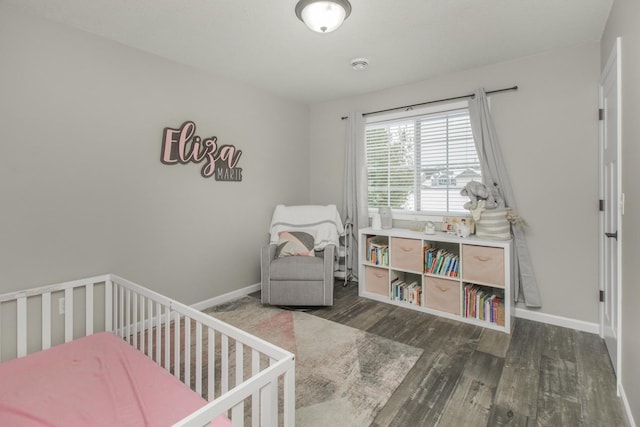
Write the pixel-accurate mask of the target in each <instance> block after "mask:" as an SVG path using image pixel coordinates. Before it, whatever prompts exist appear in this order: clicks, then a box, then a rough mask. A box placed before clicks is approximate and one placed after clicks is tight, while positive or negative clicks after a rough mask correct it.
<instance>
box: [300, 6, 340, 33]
mask: <svg viewBox="0 0 640 427" xmlns="http://www.w3.org/2000/svg"><path fill="white" fill-rule="evenodd" d="M350 14H351V4H350V3H349V1H348V0H300V1H299V2H298V4H297V5H296V16H297V17H298V19H300V20H301V21H302V22H304V23H305V25H306V26H307V27H309V28H310V29H311V30H313V31H315V32H318V33H330V32H331V31H333V30H335V29H337V28H338V27H339V26H340V25H342V23H343V22H344V20H345V19H347V18H348V17H349V15H350Z"/></svg>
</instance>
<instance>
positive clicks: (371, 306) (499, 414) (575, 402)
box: [308, 283, 626, 427]
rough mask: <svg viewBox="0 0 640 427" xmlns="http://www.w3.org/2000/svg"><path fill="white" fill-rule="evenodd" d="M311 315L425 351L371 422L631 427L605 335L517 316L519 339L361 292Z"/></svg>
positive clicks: (344, 292) (343, 292)
mask: <svg viewBox="0 0 640 427" xmlns="http://www.w3.org/2000/svg"><path fill="white" fill-rule="evenodd" d="M334 301H335V302H334V305H333V307H328V308H318V309H314V310H311V311H308V313H310V314H313V315H315V316H318V317H322V318H325V319H328V320H332V321H334V322H338V323H341V324H343V325H347V326H351V327H353V328H358V329H361V330H365V331H367V332H370V333H373V334H377V335H380V336H382V337H385V338H389V339H392V340H394V341H398V342H401V343H405V344H409V345H412V346H415V347H419V348H422V349H423V350H424V353H423V354H422V356H421V357H420V359H419V360H418V361H417V362H416V364H415V366H414V367H413V369H412V370H411V371H410V372H409V373H408V374H407V376H406V378H405V380H404V381H403V383H402V384H401V385H400V386H399V387H398V389H397V390H396V391H395V393H394V394H393V395H392V397H391V398H390V399H389V401H388V402H387V403H386V405H385V406H384V407H382V408H381V409H380V411H379V413H378V414H377V416H376V419H375V421H374V423H373V424H372V426H376V427H377V426H411V427H414V426H436V425H437V426H456V427H460V426H465V427H466V426H503V425H509V426H598V427H601V426H625V425H626V421H625V416H624V413H623V408H622V404H621V401H620V399H619V398H618V397H616V392H615V377H614V374H613V369H612V367H611V364H610V362H609V358H608V355H607V351H606V349H605V347H604V343H603V341H602V340H601V339H600V337H598V336H597V335H594V334H589V333H585V332H579V331H575V330H572V329H566V328H561V327H557V326H551V325H546V324H543V323H538V322H532V321H529V320H524V319H517V320H516V321H515V327H514V329H513V333H512V334H511V335H507V334H504V333H500V332H496V331H492V330H488V329H484V328H480V327H476V326H472V325H467V324H464V323H460V322H455V321H451V320H447V319H443V318H440V317H436V316H432V315H429V314H425V313H420V312H417V311H413V310H409V309H405V308H402V307H396V306H392V305H388V304H384V303H380V302H377V301H372V300H369V299H365V298H360V297H358V292H357V285H356V284H351V285H349V286H348V287H346V288H344V287H342V284H341V283H338V284H336V287H335V299H334Z"/></svg>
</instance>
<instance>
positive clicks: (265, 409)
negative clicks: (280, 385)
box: [260, 384, 278, 426]
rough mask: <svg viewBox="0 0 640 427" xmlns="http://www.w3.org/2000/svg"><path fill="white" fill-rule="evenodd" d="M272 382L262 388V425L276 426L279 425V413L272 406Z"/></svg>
mask: <svg viewBox="0 0 640 427" xmlns="http://www.w3.org/2000/svg"><path fill="white" fill-rule="evenodd" d="M271 401H272V399H271V384H267V385H266V386H264V387H262V388H261V389H260V425H261V426H275V425H278V420H277V418H278V413H277V411H274V410H273V409H272V408H273V406H271V405H272V404H271Z"/></svg>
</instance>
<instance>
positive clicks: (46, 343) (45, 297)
mask: <svg viewBox="0 0 640 427" xmlns="http://www.w3.org/2000/svg"><path fill="white" fill-rule="evenodd" d="M50 347H51V292H45V293H44V294H42V349H43V350H46V349H48V348H50Z"/></svg>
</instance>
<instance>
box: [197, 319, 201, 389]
mask: <svg viewBox="0 0 640 427" xmlns="http://www.w3.org/2000/svg"><path fill="white" fill-rule="evenodd" d="M196 393H198V394H199V395H201V396H202V323H200V322H196Z"/></svg>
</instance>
